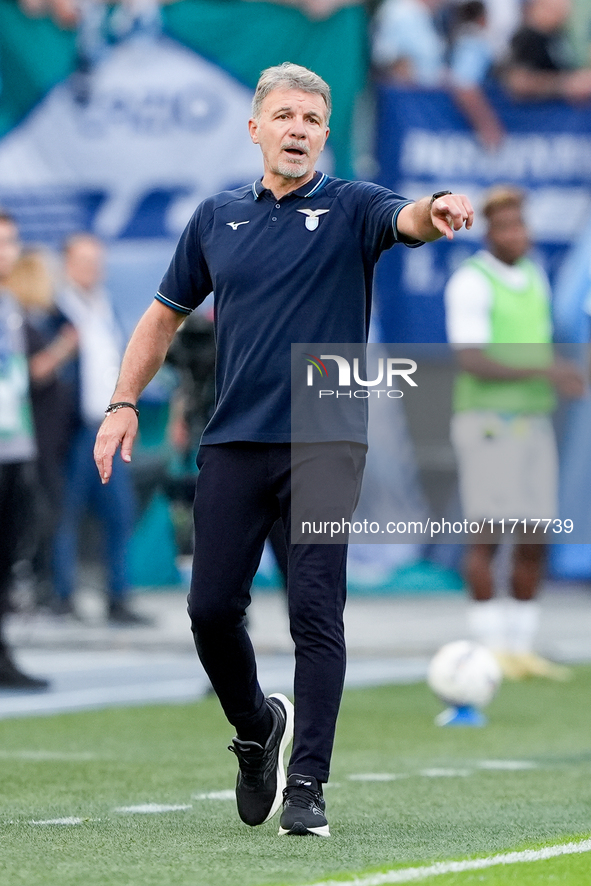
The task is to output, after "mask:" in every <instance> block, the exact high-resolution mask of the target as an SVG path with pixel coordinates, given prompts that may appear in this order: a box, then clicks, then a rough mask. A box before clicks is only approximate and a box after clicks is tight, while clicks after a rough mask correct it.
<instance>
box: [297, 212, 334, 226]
mask: <svg viewBox="0 0 591 886" xmlns="http://www.w3.org/2000/svg"><path fill="white" fill-rule="evenodd" d="M298 212H301V213H303V214H304V215H305V216H306V227H307V228H308V230H309V231H315V230H316V228H317V227H318V216H319V215H324V213H325V212H330V209H298Z"/></svg>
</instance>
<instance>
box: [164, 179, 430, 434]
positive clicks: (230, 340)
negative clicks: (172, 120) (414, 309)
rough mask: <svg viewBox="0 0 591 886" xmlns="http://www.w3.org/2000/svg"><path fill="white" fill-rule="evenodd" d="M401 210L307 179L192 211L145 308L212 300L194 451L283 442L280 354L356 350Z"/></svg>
mask: <svg viewBox="0 0 591 886" xmlns="http://www.w3.org/2000/svg"><path fill="white" fill-rule="evenodd" d="M409 202H411V201H409V200H404V199H403V198H402V197H399V196H398V195H397V194H394V193H393V192H392V191H388V190H386V189H385V188H381V187H379V186H378V185H374V184H370V183H368V182H357V181H353V182H352V181H344V180H342V179H336V178H330V177H329V176H327V175H324V174H323V173H316V174H315V176H314V178H313V179H312V181H310V182H308V183H307V184H306V185H303V186H302V187H301V188H298V190H296V191H292V192H291V193H289V194H286V195H285V196H284V197H281V198H280V199H279V200H277V199H276V198H275V196H274V195H273V193H272V192H271V191H270V190H268V189H266V188H265V187H264V186H263V184H262V182H261V181H257V182H255V183H254V184H253V185H249V186H247V187H243V188H239V189H238V190H235V191H225V192H223V193H220V194H216V195H215V196H213V197H209V198H208V199H206V200H204V201H203V203H201V204H200V206H199V207H198V208H197V210H196V212H195V214H194V215H193V217H192V218H191V220H190V221H189V223H188V225H187V227H186V228H185V231H184V232H183V234H182V235H181V238H180V241H179V243H178V246H177V248H176V251H175V254H174V256H173V259H172V262H171V264H170V267H169V268H168V270H167V272H166V274H165V276H164V279H163V280H162V283H161V285H160V289H159V291H158V293H157V295H156V298H157V299H158V300H159V301H161V302H162V303H163V304H165V305H167V306H168V307H170V308H173V309H174V310H175V311H180V312H181V313H186V314H190V313H191V311H192V310H193V309H194V308H196V307H197V305H199V304H200V303H201V302H202V301H203V300H204V299H205V298H206V296H207V295H208V294H209V293H210V292H212V291H213V293H214V319H215V329H216V341H217V358H216V408H215V411H214V414H213V416H212V418H211V421H210V422H209V424H208V426H207V428H206V429H205V431H204V434H203V443H228V442H232V441H252V442H263V443H288V442H289V441H290V430H291V427H290V424H291V415H290V407H291V374H290V367H291V344H292V343H295V342H323V343H324V342H326V343H329V342H332V343H338V342H365V341H366V339H367V332H368V328H369V316H370V308H371V294H372V282H373V274H374V267H375V264H376V262H377V260H378V258H379V257H380V255H381V253H382V251H383V250H384V249H388V248H389V247H390V246H393V245H394V243H396V242H397V240H398V235H397V229H396V216H397V214H398V212H399V211H400V209H402V207H403V206H405V205H406V204H407V203H409ZM408 245H420V244H418V243H416V242H414V243H409V244H408Z"/></svg>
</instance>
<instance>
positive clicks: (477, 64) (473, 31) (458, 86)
mask: <svg viewBox="0 0 591 886" xmlns="http://www.w3.org/2000/svg"><path fill="white" fill-rule="evenodd" d="M487 25H488V19H487V8H486V5H485V4H484V3H483V2H482V0H467V2H461V3H456V4H454V5H453V7H452V9H451V33H450V53H449V87H450V90H451V93H452V95H453V97H454V100H455V102H456V104H457V105H458V107H459V108H460V110H461V111H462V112H463V114H464V116H465V117H466V118H467V120H468V122H469V123H470V125H471V126H472V128H473V129H474V131H475V132H476V134H477V135H478V138H479V140H480V142H481V144H482V145H483V146H484V147H485V148H489V149H494V148H497V147H498V146H499V145H500V143H501V142H502V140H503V137H504V134H505V131H504V128H503V125H502V124H501V121H500V120H499V118H498V116H497V114H496V112H495V110H494V108H493V107H492V105H491V104H490V102H489V100H488V98H487V95H486V93H485V92H484V90H483V84H484V82H485V80H486V78H487V76H488V74H489V72H490V71H491V69H492V67H493V62H494V47H493V44H492V41H491V39H490V37H489V34H488V31H487Z"/></svg>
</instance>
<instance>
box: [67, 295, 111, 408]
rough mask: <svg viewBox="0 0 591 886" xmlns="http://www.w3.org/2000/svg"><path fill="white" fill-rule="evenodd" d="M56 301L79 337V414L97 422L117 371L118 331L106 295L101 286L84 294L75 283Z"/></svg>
mask: <svg viewBox="0 0 591 886" xmlns="http://www.w3.org/2000/svg"><path fill="white" fill-rule="evenodd" d="M57 303H58V305H59V307H60V308H61V309H62V311H63V312H64V314H65V315H66V317H67V318H68V320H70V322H71V323H72V324H73V326H74V327H75V328H76V330H77V332H78V335H79V337H80V340H79V354H80V387H81V392H80V396H81V409H82V417H83V419H84V421H85V422H87V423H88V424H97V423H99V424H100V422H101V421H102V420H103V418H104V416H105V409H106V407H107V406H108V404H109V401H110V399H111V397H112V395H113V391H114V390H115V384H116V382H117V376H118V374H119V366H120V364H121V357H122V354H123V340H122V334H121V331H120V329H119V327H118V325H117V322H116V320H115V315H114V313H113V309H112V307H111V303H110V301H109V299H108V296H107V294H106V293H105V292H104V290H102V289H100V288H97V289H95V290H93V291H92V292H90V293H84V292H83V291H82V290H80V289H78V288H77V287H76V286H73V285H69V286H66V287H65V288H64V289H63V290H62V291H61V292H60V293H59V295H58V298H57Z"/></svg>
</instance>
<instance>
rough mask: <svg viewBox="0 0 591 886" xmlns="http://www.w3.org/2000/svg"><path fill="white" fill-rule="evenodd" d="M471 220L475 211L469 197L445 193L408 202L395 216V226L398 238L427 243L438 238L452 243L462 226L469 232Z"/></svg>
mask: <svg viewBox="0 0 591 886" xmlns="http://www.w3.org/2000/svg"><path fill="white" fill-rule="evenodd" d="M473 221H474V210H473V209H472V205H471V203H470V201H469V200H468V198H467V197H465V196H464V195H463V194H446V195H445V196H442V197H437V198H436V199H433V198H432V197H422V198H421V199H420V200H417V201H416V203H407V205H406V206H403V207H402V209H401V210H400V212H399V213H398V216H397V218H396V227H397V229H398V234H399V235H402V236H404V237H408V238H409V239H411V240H422V241H423V242H424V243H430V242H432V241H433V240H439V239H440V237H447V239H448V240H453V237H454V231H459V230H460V229H461V228H463V227H465V228H466V230H469V229H470V228H471V227H472V222H473Z"/></svg>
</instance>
